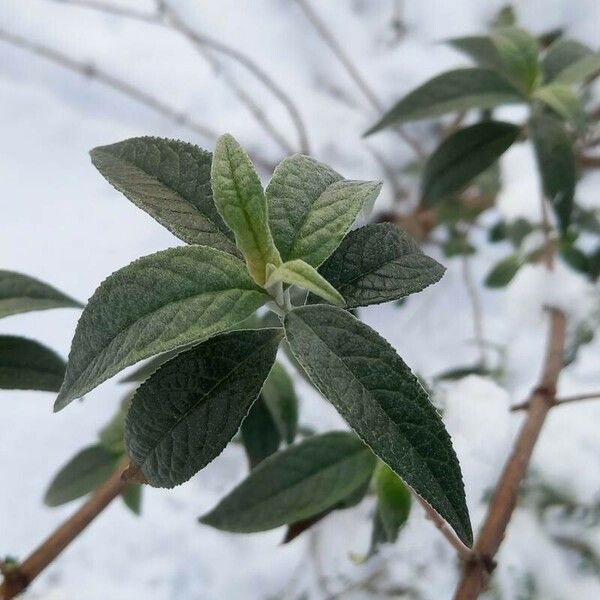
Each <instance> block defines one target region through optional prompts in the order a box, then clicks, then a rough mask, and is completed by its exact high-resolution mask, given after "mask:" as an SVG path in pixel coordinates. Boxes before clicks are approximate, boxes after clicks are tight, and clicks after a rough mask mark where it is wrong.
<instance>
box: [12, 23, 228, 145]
mask: <svg viewBox="0 0 600 600" xmlns="http://www.w3.org/2000/svg"><path fill="white" fill-rule="evenodd" d="M0 40H2V41H4V42H6V43H8V44H10V45H12V46H14V47H16V48H20V49H21V50H25V51H27V52H30V53H32V54H35V55H37V56H41V57H42V58H45V59H47V60H50V61H51V62H53V63H55V64H58V65H60V66H62V67H65V68H66V69H69V70H71V71H74V72H75V73H78V74H79V75H81V76H82V77H88V78H90V79H93V80H95V81H98V82H100V83H102V84H103V85H106V86H108V87H110V88H112V89H113V90H116V91H118V92H120V93H121V94H123V95H125V96H128V97H129V98H132V99H134V100H136V101H137V102H140V103H141V104H143V105H145V106H147V107H148V108H151V109H152V110H154V111H155V112H157V113H159V114H161V115H162V116H164V117H167V118H168V119H170V120H171V121H174V122H176V123H177V124H178V125H180V126H182V127H185V128H187V129H190V130H192V131H194V132H195V133H198V134H200V135H201V136H203V137H205V138H208V139H210V140H214V139H216V138H217V137H218V135H217V133H216V132H215V131H214V130H213V129H211V128H210V127H208V126H207V125H204V124H203V123H199V122H198V121H195V120H194V119H192V117H191V116H190V115H188V114H186V113H184V112H181V111H178V110H176V109H175V108H173V107H171V106H169V105H167V104H165V103H164V102H162V101H161V100H158V99H157V98H155V97H154V96H152V95H151V94H149V93H148V92H145V91H143V90H141V89H140V88H137V87H135V86H134V85H132V84H131V83H128V82H127V81H125V80H123V79H119V78H118V77H115V76H114V75H111V74H110V73H107V72H106V71H103V70H102V69H100V68H98V67H96V66H95V65H93V64H91V63H87V62H82V61H77V60H75V59H73V58H71V57H70V56H67V55H66V54H63V53H62V52H59V51H58V50H55V49H53V48H50V47H49V46H44V45H42V44H38V43H36V42H32V41H30V40H28V39H26V38H24V37H21V36H19V35H15V34H14V33H9V32H8V31H6V30H4V29H0Z"/></svg>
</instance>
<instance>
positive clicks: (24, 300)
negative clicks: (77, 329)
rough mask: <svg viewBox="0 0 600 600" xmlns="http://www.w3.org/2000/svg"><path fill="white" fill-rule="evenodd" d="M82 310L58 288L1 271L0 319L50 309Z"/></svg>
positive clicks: (11, 272) (20, 275)
mask: <svg viewBox="0 0 600 600" xmlns="http://www.w3.org/2000/svg"><path fill="white" fill-rule="evenodd" d="M63 307H65V308H81V307H82V305H81V304H79V302H77V300H73V298H70V297H69V296H66V295H65V294H63V293H62V292H59V291H58V290H57V289H56V288H53V287H52V286H50V285H48V284H46V283H43V282H41V281H38V280H37V279H34V278H33V277H29V275H22V274H21V273H15V272H14V271H1V270H0V318H2V317H7V316H9V315H16V314H18V313H24V312H30V311H33V310H47V309H49V308H63Z"/></svg>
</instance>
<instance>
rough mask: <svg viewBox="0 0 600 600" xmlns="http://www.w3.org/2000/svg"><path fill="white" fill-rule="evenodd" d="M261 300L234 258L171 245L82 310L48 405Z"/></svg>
mask: <svg viewBox="0 0 600 600" xmlns="http://www.w3.org/2000/svg"><path fill="white" fill-rule="evenodd" d="M268 299H269V296H268V295H267V294H266V293H265V292H264V290H262V289H261V288H259V287H258V286H257V285H256V284H255V283H254V281H252V279H251V278H250V276H249V275H248V273H247V271H246V269H245V267H244V263H243V262H242V261H241V260H240V259H238V258H235V257H234V256H231V255H230V254H227V253H225V252H221V251H220V250H215V249H214V248H209V247H206V246H184V247H181V248H171V249H169V250H163V251H162V252H157V253H156V254H152V255H150V256H145V257H143V258H140V259H138V260H136V261H134V262H132V263H131V264H130V265H128V266H127V267H124V268H123V269H120V270H119V271H117V272H116V273H113V274H112V275H111V276H110V277H108V279H106V280H105V281H104V282H103V283H102V284H101V285H100V287H99V288H98V289H97V290H96V292H95V293H94V295H93V296H92V297H91V298H90V301H89V303H88V305H87V307H86V309H85V310H84V311H83V314H82V316H81V319H80V320H79V323H78V324H77V329H76V331H75V337H74V338H73V344H72V347H71V353H70V355H69V363H68V366H67V373H66V377H65V382H64V384H63V387H62V389H61V392H60V394H59V396H58V399H57V401H56V406H55V408H56V409H57V410H59V409H61V408H63V407H64V406H66V405H67V404H68V403H69V402H70V401H71V400H73V399H75V398H78V397H80V396H82V395H83V394H85V393H86V392H88V391H89V390H91V389H93V388H95V387H96V386H97V385H99V384H100V383H102V382H103V381H105V380H106V379H108V378H109V377H112V376H113V375H115V374H116V373H118V372H119V371H121V370H122V369H124V368H125V367H127V366H129V365H132V364H134V363H136V362H138V361H140V360H142V359H144V358H148V357H150V356H153V355H155V354H160V353H162V352H167V351H169V350H174V349H175V348H178V347H180V346H184V345H186V344H190V343H192V342H201V341H202V340H205V339H208V338H209V337H211V336H213V335H215V334H217V333H220V332H221V331H224V330H226V329H228V328H229V327H231V326H232V325H234V324H235V323H238V322H239V321H242V320H243V319H245V318H247V317H248V316H249V315H250V314H252V313H253V312H254V311H255V310H256V309H257V308H258V307H259V306H261V305H262V304H264V303H265V302H266V301H267V300H268Z"/></svg>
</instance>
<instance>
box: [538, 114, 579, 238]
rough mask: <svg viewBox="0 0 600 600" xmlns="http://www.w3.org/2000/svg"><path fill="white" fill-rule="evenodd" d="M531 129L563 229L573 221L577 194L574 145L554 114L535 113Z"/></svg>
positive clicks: (544, 184)
mask: <svg viewBox="0 0 600 600" xmlns="http://www.w3.org/2000/svg"><path fill="white" fill-rule="evenodd" d="M529 128H530V131H531V138H532V141H533V146H534V148H535V154H536V158H537V163H538V167H539V170H540V174H541V179H542V188H543V190H544V194H545V195H546V197H547V199H548V200H549V202H550V203H551V204H552V206H553V208H554V212H555V213H556V216H557V218H558V221H559V224H560V228H561V230H562V231H563V232H564V231H566V229H567V227H568V226H569V223H570V220H571V212H572V210H573V196H574V194H575V183H576V172H575V156H574V154H573V147H572V145H571V142H570V140H569V138H568V136H567V134H566V132H565V130H564V128H563V126H562V124H561V123H560V122H559V121H557V120H556V119H554V118H552V117H547V116H545V115H537V116H533V117H532V118H531V119H530V120H529Z"/></svg>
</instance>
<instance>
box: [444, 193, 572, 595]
mask: <svg viewBox="0 0 600 600" xmlns="http://www.w3.org/2000/svg"><path fill="white" fill-rule="evenodd" d="M541 209H542V222H543V232H544V241H545V244H544V263H545V265H546V268H547V269H548V270H552V268H553V266H554V247H553V244H552V239H551V231H550V226H549V220H548V215H547V207H546V202H545V199H543V198H542V205H541ZM548 310H549V313H550V327H549V332H548V337H547V342H546V356H545V359H544V363H543V367H542V373H541V375H540V379H539V382H538V385H537V387H536V388H535V389H534V390H533V392H532V393H531V396H530V398H529V400H528V402H527V405H528V408H527V416H526V417H525V421H524V422H523V425H522V426H521V430H520V431H519V434H518V436H517V438H516V440H515V443H514V446H513V450H512V452H511V454H510V456H509V458H508V461H507V462H506V464H505V466H504V470H503V471H502V474H501V476H500V480H499V482H498V484H497V486H496V489H495V491H494V495H493V497H492V500H491V502H490V504H489V507H488V512H487V515H486V518H485V520H484V522H483V525H482V526H481V529H480V531H479V535H478V537H477V541H476V542H475V545H474V548H473V550H474V554H473V557H472V559H471V560H469V561H468V562H467V563H466V564H465V566H464V569H463V573H462V577H461V580H460V582H459V584H458V588H457V590H456V594H455V596H454V600H473V599H475V598H477V597H478V596H479V594H480V592H481V590H482V589H483V587H484V585H485V583H486V581H487V578H488V576H489V574H490V573H491V572H492V570H493V569H494V566H495V563H494V557H495V555H496V553H497V552H498V549H499V548H500V545H501V543H502V540H503V539H504V536H505V533H506V528H507V527H508V524H509V522H510V518H511V516H512V513H513V511H514V509H515V506H516V504H517V498H518V494H519V488H520V485H521V481H522V480H523V478H524V477H525V474H526V472H527V467H528V466H529V462H530V460H531V455H532V453H533V449H534V447H535V444H536V442H537V440H538V438H539V435H540V433H541V431H542V427H543V425H544V422H545V420H546V417H547V415H548V412H549V411H550V409H551V408H552V406H553V404H554V402H555V398H556V386H557V384H558V378H559V376H560V373H561V370H562V367H563V362H564V351H565V330H566V316H565V313H564V312H563V311H562V310H560V309H558V308H549V309H548Z"/></svg>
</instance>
